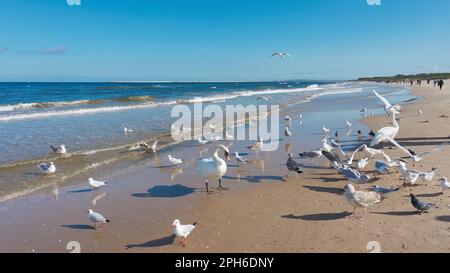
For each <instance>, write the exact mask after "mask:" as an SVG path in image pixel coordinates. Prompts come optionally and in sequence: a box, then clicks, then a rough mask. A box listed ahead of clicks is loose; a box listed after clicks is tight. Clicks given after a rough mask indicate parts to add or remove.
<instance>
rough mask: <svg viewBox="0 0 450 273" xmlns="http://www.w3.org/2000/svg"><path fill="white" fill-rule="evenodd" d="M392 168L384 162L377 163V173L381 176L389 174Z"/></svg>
mask: <svg viewBox="0 0 450 273" xmlns="http://www.w3.org/2000/svg"><path fill="white" fill-rule="evenodd" d="M390 168H391V167H390V166H389V164H387V163H386V162H384V161H382V160H377V161H375V171H376V172H377V173H379V174H388V173H389V171H390Z"/></svg>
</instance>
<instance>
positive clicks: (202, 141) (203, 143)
mask: <svg viewBox="0 0 450 273" xmlns="http://www.w3.org/2000/svg"><path fill="white" fill-rule="evenodd" d="M197 141H198V143H199V144H200V145H205V144H207V143H208V140H204V139H201V138H198V140H197Z"/></svg>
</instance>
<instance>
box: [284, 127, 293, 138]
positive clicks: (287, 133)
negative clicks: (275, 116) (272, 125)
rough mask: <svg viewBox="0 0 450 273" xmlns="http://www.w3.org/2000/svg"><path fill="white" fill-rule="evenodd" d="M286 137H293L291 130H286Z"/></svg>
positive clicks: (287, 128)
mask: <svg viewBox="0 0 450 273" xmlns="http://www.w3.org/2000/svg"><path fill="white" fill-rule="evenodd" d="M284 135H285V136H287V137H290V136H292V132H291V131H290V130H289V127H286V129H284Z"/></svg>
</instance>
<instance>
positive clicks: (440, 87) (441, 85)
mask: <svg viewBox="0 0 450 273" xmlns="http://www.w3.org/2000/svg"><path fill="white" fill-rule="evenodd" d="M438 86H439V90H442V87H444V80H440V81H439V82H438Z"/></svg>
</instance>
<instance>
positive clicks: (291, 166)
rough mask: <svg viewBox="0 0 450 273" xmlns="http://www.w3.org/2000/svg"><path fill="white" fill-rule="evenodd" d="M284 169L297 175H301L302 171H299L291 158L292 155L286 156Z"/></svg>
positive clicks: (295, 162) (298, 166)
mask: <svg viewBox="0 0 450 273" xmlns="http://www.w3.org/2000/svg"><path fill="white" fill-rule="evenodd" d="M286 167H287V168H288V170H289V171H291V172H296V173H297V174H301V173H303V171H302V170H301V169H300V165H299V164H298V163H297V161H295V160H294V159H293V158H292V154H289V155H288V160H287V162H286Z"/></svg>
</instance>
